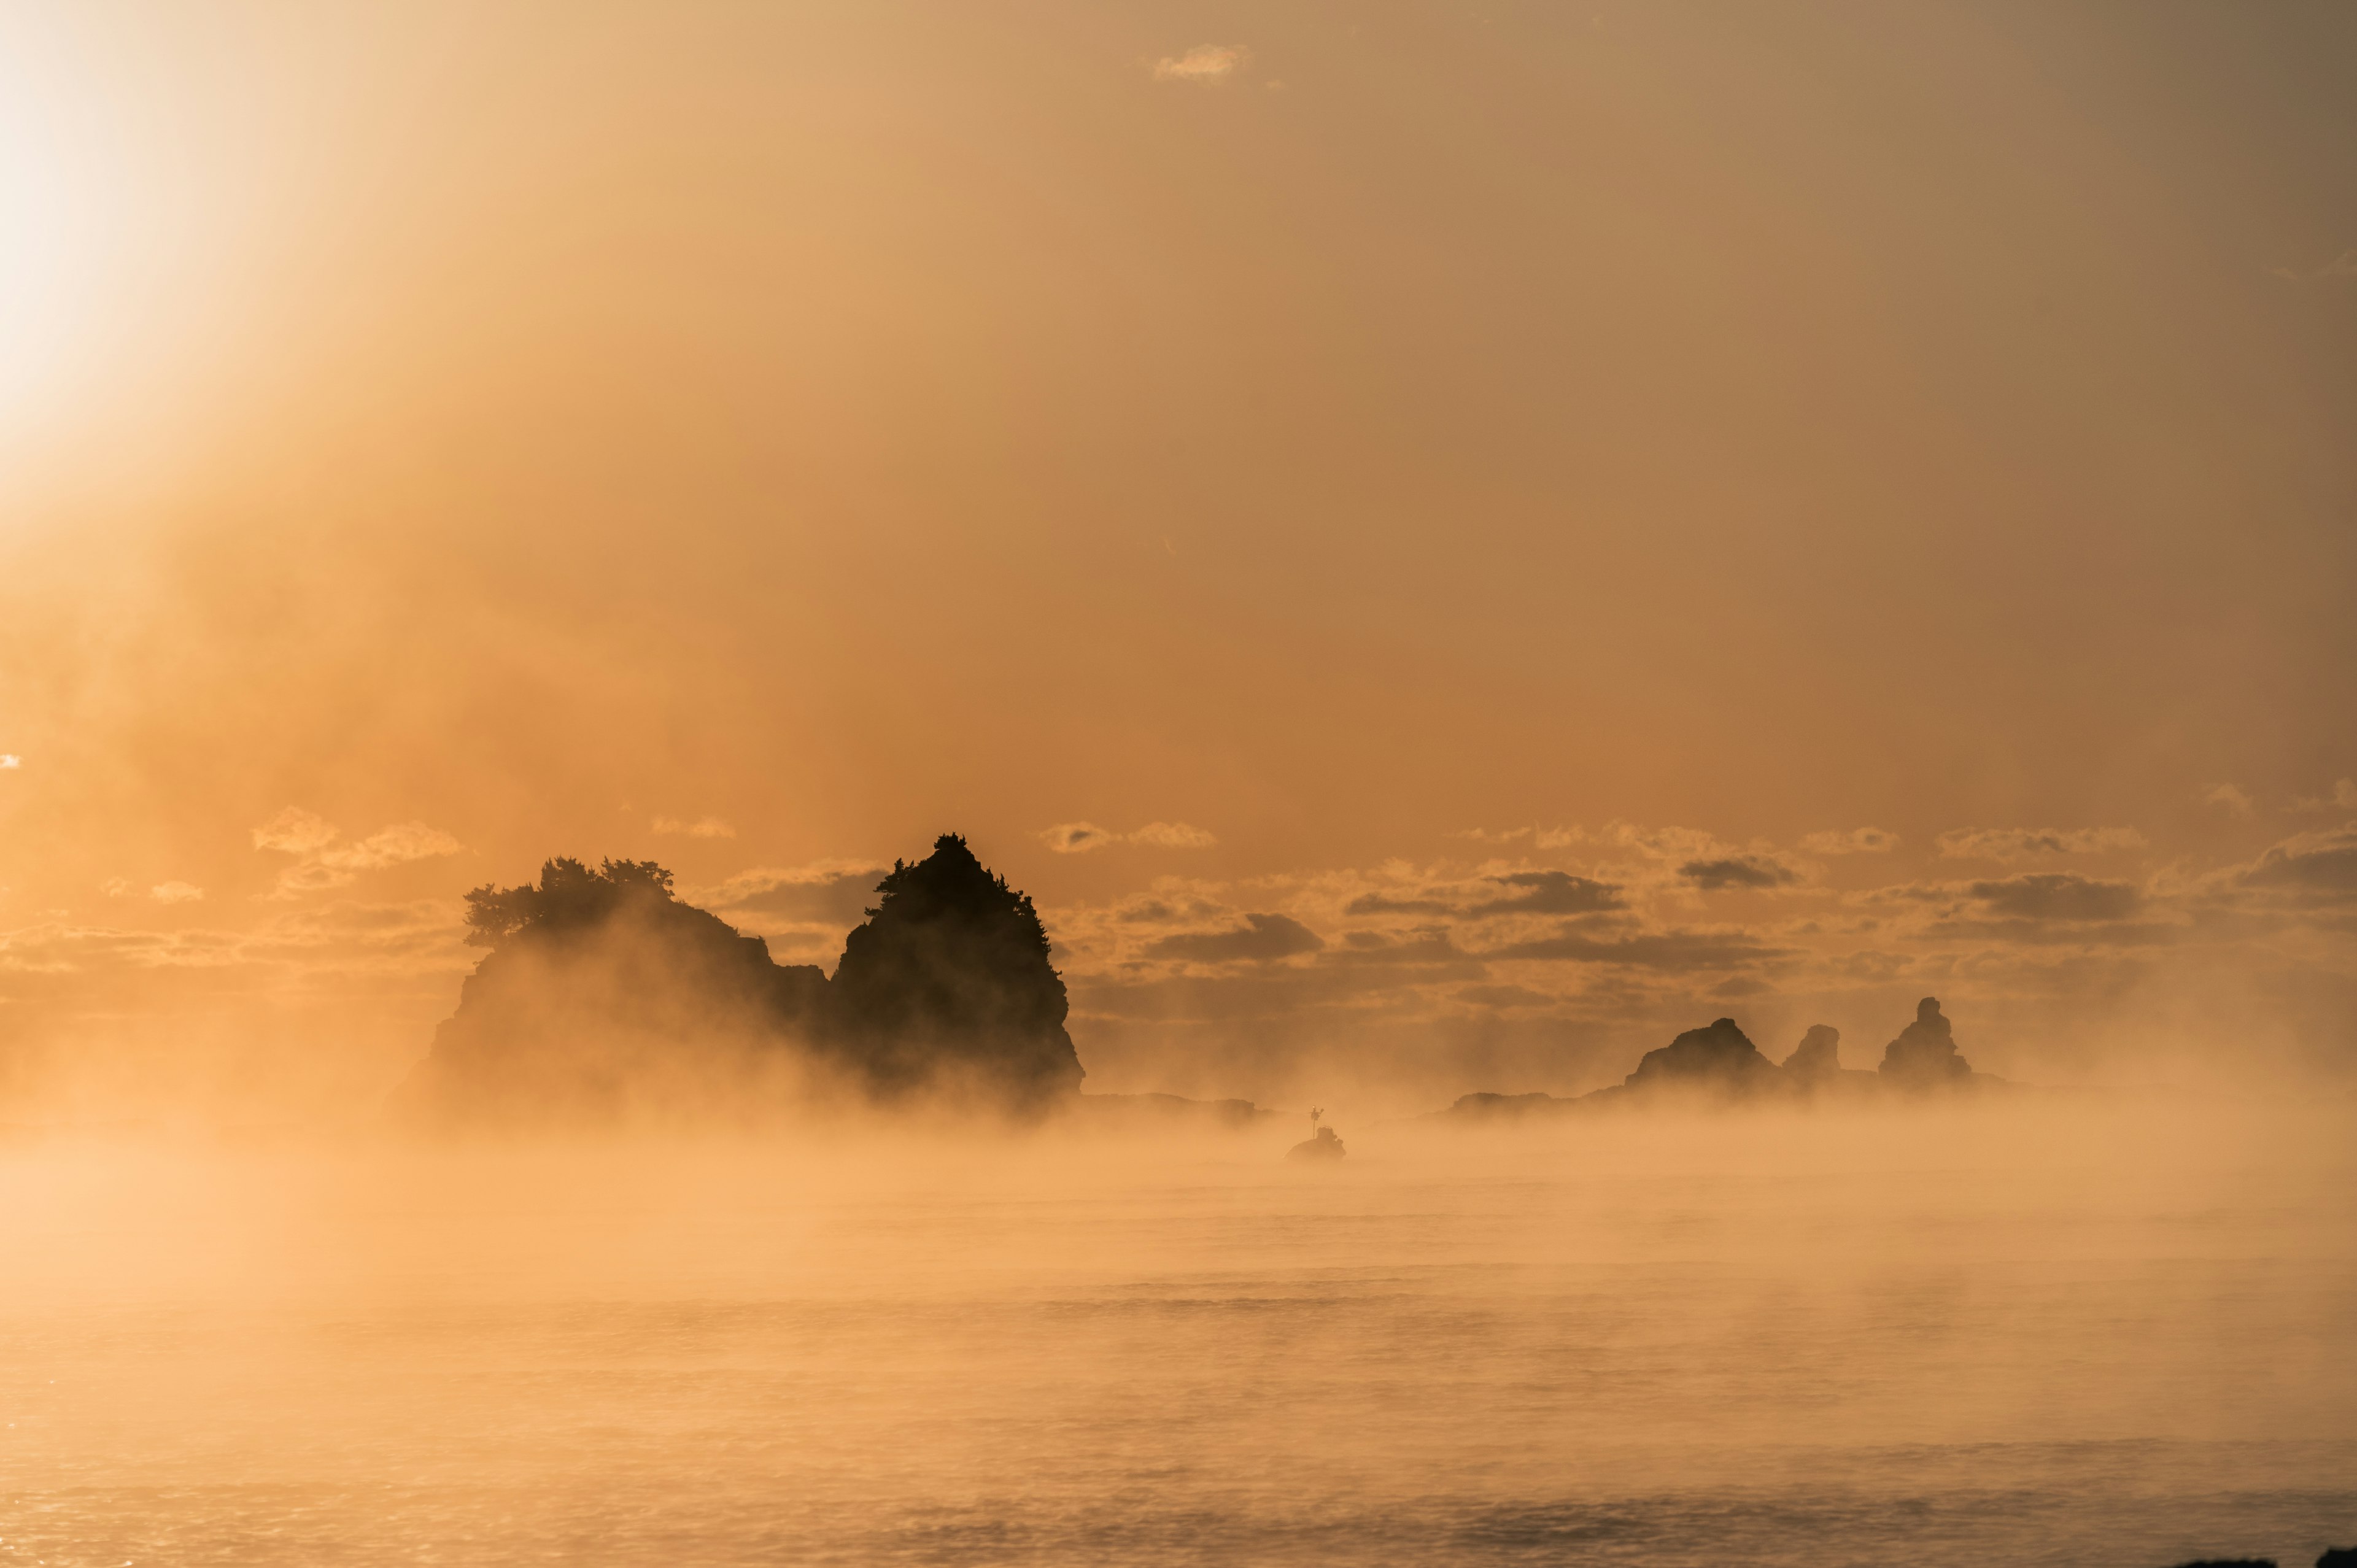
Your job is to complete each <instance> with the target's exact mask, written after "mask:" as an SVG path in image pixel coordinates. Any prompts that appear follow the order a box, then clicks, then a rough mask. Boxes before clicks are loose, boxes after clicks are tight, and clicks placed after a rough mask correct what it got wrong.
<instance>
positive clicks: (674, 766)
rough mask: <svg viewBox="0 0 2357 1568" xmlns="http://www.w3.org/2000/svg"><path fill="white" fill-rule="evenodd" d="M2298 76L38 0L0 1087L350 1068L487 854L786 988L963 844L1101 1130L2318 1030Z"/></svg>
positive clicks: (2350, 129)
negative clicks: (567, 869)
mask: <svg viewBox="0 0 2357 1568" xmlns="http://www.w3.org/2000/svg"><path fill="white" fill-rule="evenodd" d="M2352 80H2357V16H2352V14H2351V13H2350V12H2349V11H2348V10H2347V9H2346V8H2345V7H2340V6H2333V5H2314V6H2298V5H2250V6H2239V7H2232V8H2225V7H2196V6H2171V5H2143V6H2136V7H2102V8H2097V7H2072V6H2056V5H1978V6H1969V7H1966V6H1948V7H1943V6H1928V7H1921V8H1910V9H1906V10H1894V9H1892V8H1889V7H1883V6H1875V5H1856V6H1814V5H1782V6H1775V7H1765V6H1755V7H1720V6H1709V7H1706V6H1679V5H1644V6H1636V5H1623V4H1599V5H1583V6H1576V7H1566V6H1559V5H1526V6H1517V5H1495V6H1487V7H1482V6H1467V5H1449V6H1440V5H1432V6H1407V5H1339V4H1337V5H1253V6H1242V5H1158V6H1157V5H1126V4H1117V5H1103V4H1091V5H1077V4H1074V5H1052V4H1019V5H1007V6H994V7H967V6H953V5H895V4H889V3H880V4H879V3H873V0H863V3H861V4H857V5H851V4H845V5H801V6H792V7H783V6H774V5H759V6H755V5H742V6H726V5H707V6H701V7H695V8H692V9H691V8H685V7H674V6H654V5H594V6H585V5H540V6H527V5H517V6H510V7H502V8H500V12H499V15H498V16H497V17H495V18H493V17H487V16H484V15H483V14H481V9H480V8H479V7H472V6H459V5H447V6H435V5H414V6H404V7H398V8H391V9H386V8H373V9H370V10H363V9H362V8H360V7H323V6H310V5H244V6H237V5H230V6H220V5H208V6H203V7H197V6H172V5H106V4H96V5H78V6H75V7H71V8H68V7H62V6H57V7H15V8H11V9H9V10H8V11H6V12H5V14H0V242H5V243H0V254H5V260H0V627H5V630H0V754H5V755H6V756H8V757H16V758H17V759H18V762H17V764H16V766H13V767H6V768H0V885H5V886H4V888H0V933H5V934H0V944H5V945H0V1052H8V1051H13V1052H14V1053H15V1056H16V1060H17V1061H18V1062H19V1064H20V1065H19V1068H18V1069H16V1070H17V1071H18V1073H19V1076H20V1077H21V1076H23V1075H24V1074H26V1073H28V1072H30V1071H31V1070H32V1069H28V1068H25V1067H24V1066H23V1065H22V1064H23V1063H26V1062H29V1061H32V1060H33V1059H35V1058H36V1057H38V1058H39V1060H40V1061H41V1062H43V1063H45V1064H48V1065H47V1066H45V1067H44V1068H43V1069H42V1070H44V1071H47V1070H48V1068H49V1067H53V1066H54V1065H55V1064H56V1063H57V1062H58V1061H59V1060H65V1059H71V1060H74V1061H78V1062H84V1063H91V1062H100V1061H114V1060H118V1059H121V1060H135V1061H137V1062H138V1063H139V1064H141V1065H140V1066H139V1068H138V1069H137V1070H138V1072H140V1073H146V1074H150V1075H153V1074H156V1073H164V1074H165V1075H166V1076H168V1075H169V1071H170V1070H171V1066H172V1064H173V1063H175V1062H178V1061H183V1060H195V1059H197V1058H198V1057H199V1056H201V1057H202V1058H203V1059H204V1060H205V1061H206V1062H207V1063H209V1064H210V1063H213V1062H214V1061H215V1060H216V1057H215V1055H214V1054H213V1053H217V1052H218V1051H219V1050H221V1049H227V1048H230V1047H231V1046H233V1045H235V1044H237V1043H239V1042H247V1041H262V1040H267V1041H272V1042H279V1043H285V1042H289V1041H292V1042H296V1043H298V1044H299V1045H300V1047H301V1049H302V1051H303V1052H304V1053H306V1054H305V1056H304V1058H303V1059H304V1060H305V1062H306V1063H307V1064H308V1065H307V1067H306V1068H305V1069H304V1070H305V1071H307V1072H312V1073H315V1074H316V1075H317V1078H318V1079H319V1081H321V1082H323V1083H324V1082H328V1081H329V1080H332V1081H333V1082H334V1083H335V1084H338V1085H340V1086H342V1088H341V1089H339V1090H337V1092H344V1091H346V1090H349V1091H350V1092H353V1093H359V1092H361V1091H363V1090H366V1088H367V1086H368V1085H370V1084H373V1083H376V1082H377V1081H378V1080H379V1079H382V1078H383V1077H384V1076H385V1075H386V1074H387V1073H388V1072H393V1071H397V1070H398V1068H399V1066H400V1065H401V1063H402V1061H403V1060H404V1058H405V1057H406V1056H408V1055H413V1054H414V1053H415V1052H416V1051H417V1050H420V1049H422V1048H423V1046H424V1043H425V1036H426V1034H427V1033H428V1032H429V1031H430V1027H431V1025H432V1023H433V1022H434V1020H435V1019H436V1018H437V1017H439V1016H442V1015H445V1014H446V1013H447V1011H448V1009H449V1006H450V1005H451V1003H452V1000H453V999H454V997H455V993H456V986H457V978H458V976H459V975H460V974H461V973H462V972H463V971H464V968H465V966H466V963H467V961H468V955H467V954H466V952H465V951H464V950H461V949H459V948H457V946H456V945H455V936H456V930H457V917H456V910H457V902H456V901H457V895H458V894H459V893H460V892H462V891H463V890H464V889H465V888H466V887H468V886H473V885H476V884H479V883H480V882H483V881H486V880H491V879H498V880H501V881H513V880H519V879H522V878H523V877H524V876H526V875H529V874H530V873H531V872H532V870H533V868H534V867H535V866H536V865H538V863H539V861H540V860H541V859H542V858H543V857H544V856H545V855H548V854H558V853H572V854H584V855H588V856H592V857H595V856H597V855H598V854H617V855H625V854H627V855H654V856H656V857H658V858H661V859H662V860H663V861H664V862H665V863H666V864H668V865H673V866H674V867H676V869H677V870H678V872H679V874H680V877H681V881H682V884H683V886H685V887H687V888H688V889H690V890H691V891H692V892H694V894H695V895H696V896H698V897H702V898H705V899H706V900H708V901H712V902H714V903H716V905H718V906H720V907H723V908H725V909H726V910H727V911H728V912H730V915H731V918H736V919H738V920H739V921H740V923H742V924H744V925H745V926H746V927H747V928H748V929H759V930H764V931H767V932H769V933H770V934H771V936H772V938H773V947H775V948H776V950H778V951H779V952H780V956H781V957H788V956H790V957H797V958H804V959H809V960H812V961H828V962H831V961H832V958H833V956H834V952H835V951H836V950H838V947H839V941H840V936H841V931H842V929H843V927H844V925H845V923H847V921H848V920H849V919H852V918H856V903H857V900H856V880H846V879H851V878H856V875H857V874H860V873H861V871H862V868H866V867H869V866H872V865H876V864H877V863H878V862H888V861H889V860H890V859H891V858H892V857H893V856H894V855H896V854H915V853H917V852H919V851H920V850H921V849H922V847H923V846H924V845H925V844H926V843H928V842H929V841H930V839H931V835H932V834H933V833H935V832H939V831H942V829H944V828H955V829H959V830H962V831H963V832H967V833H968V834H969V835H971V836H972V838H973V839H974V842H975V844H976V846H977V848H978V849H979V850H980V851H981V852H982V853H983V854H984V856H985V859H986V860H988V861H990V862H991V863H992V864H994V865H996V866H998V867H999V868H1001V869H1003V870H1005V871H1006V872H1007V873H1009V874H1010V875H1011V876H1012V877H1013V878H1014V879H1015V880H1016V881H1017V883H1018V884H1019V885H1021V886H1027V887H1028V888H1030V889H1031V890H1032V891H1033V892H1034V893H1035V894H1036V895H1037V896H1038V897H1039V901H1040V905H1041V908H1042V910H1043V912H1044V913H1045V915H1046V916H1047V918H1048V920H1049V926H1050V929H1051V930H1052V931H1053V932H1054V933H1055V935H1056V937H1057V940H1058V942H1059V961H1060V963H1061V964H1062V965H1063V967H1064V968H1065V970H1066V972H1067V975H1068V977H1069V978H1070V979H1071V981H1072V983H1073V987H1074V993H1075V998H1076V1003H1077V1005H1078V1008H1079V1015H1078V1016H1077V1017H1076V1020H1075V1024H1074V1036H1075V1038H1076V1040H1077V1041H1078V1043H1079V1045H1080V1048H1081V1052H1082V1058H1083V1060H1084V1062H1087V1063H1089V1064H1090V1065H1091V1067H1092V1071H1093V1073H1094V1077H1093V1078H1092V1085H1093V1086H1095V1087H1102V1088H1108V1089H1115V1088H1118V1089H1137V1088H1165V1087H1167V1088H1172V1089H1179V1090H1191V1091H1197V1092H1236V1093H1249V1094H1261V1095H1286V1094H1291V1093H1295V1092H1302V1093H1316V1092H1318V1090H1319V1088H1320V1086H1321V1084H1322V1083H1324V1082H1326V1081H1327V1080H1328V1079H1351V1078H1352V1076H1353V1075H1359V1076H1362V1077H1363V1076H1369V1075H1373V1076H1388V1077H1390V1078H1392V1079H1395V1080H1396V1081H1398V1082H1399V1083H1400V1084H1401V1085H1402V1086H1403V1087H1402V1089H1401V1092H1402V1094H1403V1096H1405V1097H1407V1098H1414V1097H1416V1096H1424V1097H1427V1098H1428V1097H1430V1096H1432V1095H1435V1094H1443V1093H1453V1092H1459V1091H1462V1090H1466V1089H1472V1088H1494V1089H1523V1088H1549V1089H1555V1090H1566V1089H1576V1088H1583V1087H1587V1086H1589V1085H1591V1084H1592V1083H1595V1082H1598V1081H1604V1080H1607V1079H1611V1078H1617V1077H1618V1076H1619V1074H1620V1073H1621V1072H1623V1071H1625V1070H1627V1068H1628V1066H1629V1065H1630V1063H1631V1062H1633V1059H1634V1057H1635V1055H1636V1053H1637V1052H1638V1051H1639V1050H1641V1049H1642V1048H1644V1047H1648V1046H1651V1045H1654V1044H1659V1043H1661V1041H1662V1040H1663V1039H1665V1038H1666V1037H1667V1032H1668V1031H1669V1030H1672V1029H1674V1028H1677V1027H1684V1026H1689V1025H1692V1024H1698V1023H1701V1022H1705V1021H1706V1020H1707V1019H1708V1018H1710V1017H1711V1016H1713V1015H1717V1014H1718V1013H1720V1012H1732V1013H1733V1014H1734V1015H1736V1016H1738V1018H1739V1019H1740V1020H1742V1021H1743V1022H1744V1023H1745V1024H1746V1025H1747V1026H1749V1027H1752V1028H1754V1029H1755V1030H1756V1031H1757V1032H1758V1033H1759V1034H1760V1037H1761V1040H1762V1044H1763V1045H1764V1046H1765V1047H1767V1048H1768V1049H1769V1050H1770V1053H1771V1054H1773V1055H1778V1056H1781V1055H1782V1054H1783V1053H1784V1052H1785V1051H1786V1050H1788V1049H1789V1048H1790V1047H1791V1043H1792V1037H1797V1035H1798V1033H1799V1031H1800V1029H1801V1027H1802V1026H1804V1025H1806V1024H1807V1023H1810V1022H1813V1021H1815V1020H1817V1019H1819V1018H1824V1019H1825V1020H1826V1021H1830V1022H1834V1023H1835V1024H1837V1025H1839V1026H1842V1027H1843V1028H1844V1030H1845V1031H1846V1051H1847V1053H1848V1056H1849V1059H1850V1062H1851V1065H1853V1066H1863V1065H1868V1064H1869V1063H1870V1062H1871V1060H1872V1059H1873V1057H1874V1055H1875V1054H1876V1053H1877V1052H1878V1049H1879V1047H1880V1044H1881V1042H1882V1041H1883V1040H1884V1039H1887V1038H1888V1037H1889V1035H1890V1034H1891V1033H1894V1032H1895V1031H1896V1029H1897V1027H1898V1026H1899V1025H1900V1023H1902V1022H1904V1020H1905V1018H1906V1017H1907V1016H1908V1015H1909V1009H1910V1005H1911V1002H1912V1000H1913V998H1914V997H1915V996H1917V995H1920V994H1922V993H1926V992H1929V991H1937V992H1938V993H1941V994H1942V995H1943V996H1944V997H1948V998H1950V999H1951V1005H1950V1011H1951V1013H1952V1014H1953V1015H1954V1016H1955V1017H1956V1018H1957V1021H1958V1031H1959V1037H1960V1039H1961V1040H1962V1041H1963V1043H1964V1047H1965V1050H1966V1054H1967V1055H1968V1056H1971V1057H1973V1058H1975V1061H1976V1062H1978V1063H1979V1064H1980V1065H1983V1066H1986V1067H1991V1068H1994V1069H1996V1070H1999V1071H2008V1072H2014V1073H2018V1074H2019V1075H2022V1076H2029V1077H2038V1076H2040V1075H2043V1076H2047V1077H2050V1078H2062V1077H2074V1076H2090V1075H2111V1076H2146V1077H2153V1076H2164V1077H2165V1076H2184V1075H2185V1074H2187V1073H2190V1072H2194V1071H2198V1070H2200V1069H2201V1065H2202V1064H2204V1063H2208V1064H2210V1065H2212V1066H2214V1065H2216V1064H2218V1063H2220V1062H2222V1061H2223V1062H2226V1063H2229V1064H2233V1065H2239V1064H2241V1063H2243V1062H2244V1061H2247V1060H2263V1061H2265V1062H2266V1063H2267V1064H2268V1065H2270V1066H2276V1065H2282V1064H2298V1065H2301V1066H2303V1067H2305V1068H2309V1069H2325V1070H2329V1071H2332V1072H2336V1073H2338V1072H2344V1071H2347V1070H2350V1069H2352V1068H2357V1046H2352V1036H2357V979H2353V978H2352V972H2357V940H2352V934H2353V933H2357V836H2352V834H2353V833H2357V828H2352V819H2357V786H2352V785H2350V784H2347V783H2344V782H2341V781H2342V780H2345V779H2350V778H2352V776H2357V739H2353V738H2352V729H2357V726H2352V724H2351V722H2350V719H2349V715H2350V714H2352V713H2357V690H2352V688H2357V631H2352V618H2351V617H2350V615H2349V614H2348V611H2347V605H2348V603H2349V600H2350V593H2351V588H2352V555H2357V529H2352V505H2353V504H2357V443H2352V434H2357V251H2352V247H2357V200H2352V191H2357V94H2352V92H2350V91H2348V84H2349V83H2350V81H2352ZM2336 790H2337V791H2338V793H2336ZM290 813H291V814H290ZM664 824H670V825H669V826H668V827H666V826H665V825H664ZM698 824H703V831H702V832H700V833H699V832H695V831H694V830H695V828H696V826H697V825H698ZM1071 824H1090V825H1092V826H1093V827H1094V828H1096V829H1098V830H1100V836H1098V837H1096V838H1088V837H1087V835H1080V836H1081V837H1082V838H1083V839H1084V841H1085V846H1084V847H1082V848H1081V849H1080V850H1079V851H1078V852H1073V853H1067V852H1064V851H1063V850H1060V848H1059V847H1058V846H1059V845H1066V844H1067V843H1068V840H1069V838H1070V837H1071V836H1072V835H1070V834H1067V835H1065V836H1064V837H1061V838H1060V837H1059V836H1058V835H1057V833H1056V832H1055V831H1054V830H1058V829H1064V828H1069V827H1070V826H1071ZM1153 824H1160V827H1159V829H1158V830H1157V831H1155V832H1146V833H1143V834H1141V833H1140V832H1139V830H1141V829H1146V828H1148V827H1149V825H1153ZM330 828H332V829H333V830H334V836H332V837H328V836H326V835H327V834H328V830H329V829H330ZM724 829H725V831H723V830H724ZM1860 829H1872V830H1876V832H1877V833H1878V834H1879V835H1880V836H1878V837H1874V836H1870V837H1869V838H1868V839H1867V841H1866V842H1867V843H1871V844H1874V845H1877V846H1878V847H1873V848H1867V849H1863V850H1860V849H1858V848H1857V840H1856V839H1855V838H1851V839H1849V840H1848V843H1847V845H1846V848H1847V850H1848V851H1849V852H1847V853H1835V849H1836V848H1837V847H1842V846H1837V845H1836V844H1835V840H1834V839H1833V838H1829V837H1827V836H1825V835H1854V834H1855V833H1856V832H1857V830H1860ZM2018 830H2054V832H2053V835H2052V836H2051V837H2050V838H2041V837H2040V836H2038V835H2037V834H2035V833H2031V834H2027V835H2022V834H2019V833H2018ZM1976 835H1977V836H1976ZM2271 846H2273V847H2271ZM1722 862H1727V863H1736V864H1737V865H1738V869H1737V870H1735V871H1727V870H1724V869H1719V870H1713V869H1710V868H1711V867H1713V866H1714V865H1717V864H1718V863H1722ZM1692 868H1702V869H1692ZM1544 873H1560V874H1565V875H1573V876H1577V877H1581V878H1586V879H1587V880H1588V881H1590V882H1594V883H1598V884H1600V885H1604V886H1609V887H1610V888H1613V889H1616V890H1617V891H1614V892H1612V893H1609V894H1598V895H1594V896H1591V899H1590V905H1589V907H1586V908H1577V907H1574V906H1576V905H1577V899H1578V897H1579V896H1578V895H1576V894H1571V893H1566V892H1565V891H1564V889H1565V888H1566V887H1568V886H1572V885H1571V884H1569V883H1567V882H1566V881H1564V880H1562V879H1561V878H1560V877H1559V878H1557V879H1556V880H1555V881H1552V882H1550V881H1546V880H1544V877H1542V876H1541V874H1544ZM1515 876H1520V877H1523V878H1524V880H1523V881H1521V882H1512V881H1500V880H1497V879H1498V878H1504V877H1515ZM1534 878H1537V880H1534ZM846 889H849V890H848V891H846ZM1370 898H1372V899H1373V900H1374V902H1372V903H1371V902H1367V900H1369V899H1370ZM1516 898H1522V899H1524V900H1526V901H1525V902H1524V903H1523V904H1522V905H1513V904H1512V902H1511V901H1512V900H1513V899H1516ZM1533 899H1536V900H1538V902H1535V903H1534V902H1529V901H1528V900H1533ZM1547 899H1553V900H1555V902H1554V903H1548V902H1545V900H1547ZM1566 900H1568V902H1566ZM1354 905H1355V906H1356V909H1355V911H1354V908H1353V906H1354ZM1254 916H1257V917H1260V918H1259V920H1257V921H1254V920H1251V919H1248V918H1247V917H1254ZM1295 933H1298V934H1295ZM1312 944H1315V945H1312ZM1629 944H1634V945H1629ZM126 1053H127V1054H126ZM175 1053H178V1055H176V1054H175ZM388 1064H390V1065H388ZM190 1070H191V1071H193V1070H195V1069H190ZM205 1070H206V1071H208V1072H212V1071H214V1070H215V1069H214V1068H213V1067H212V1066H208V1067H207V1068H206V1069H205ZM253 1071H254V1073H255V1074H256V1075H258V1076H261V1077H269V1076H271V1075H273V1074H279V1073H283V1072H284V1071H285V1069H283V1067H281V1066H277V1065H266V1066H264V1067H257V1068H255V1069H253ZM307 1081H308V1080H307ZM319 1092H320V1093H322V1094H325V1093H327V1092H328V1090H324V1089H322V1090H320V1091H319Z"/></svg>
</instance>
